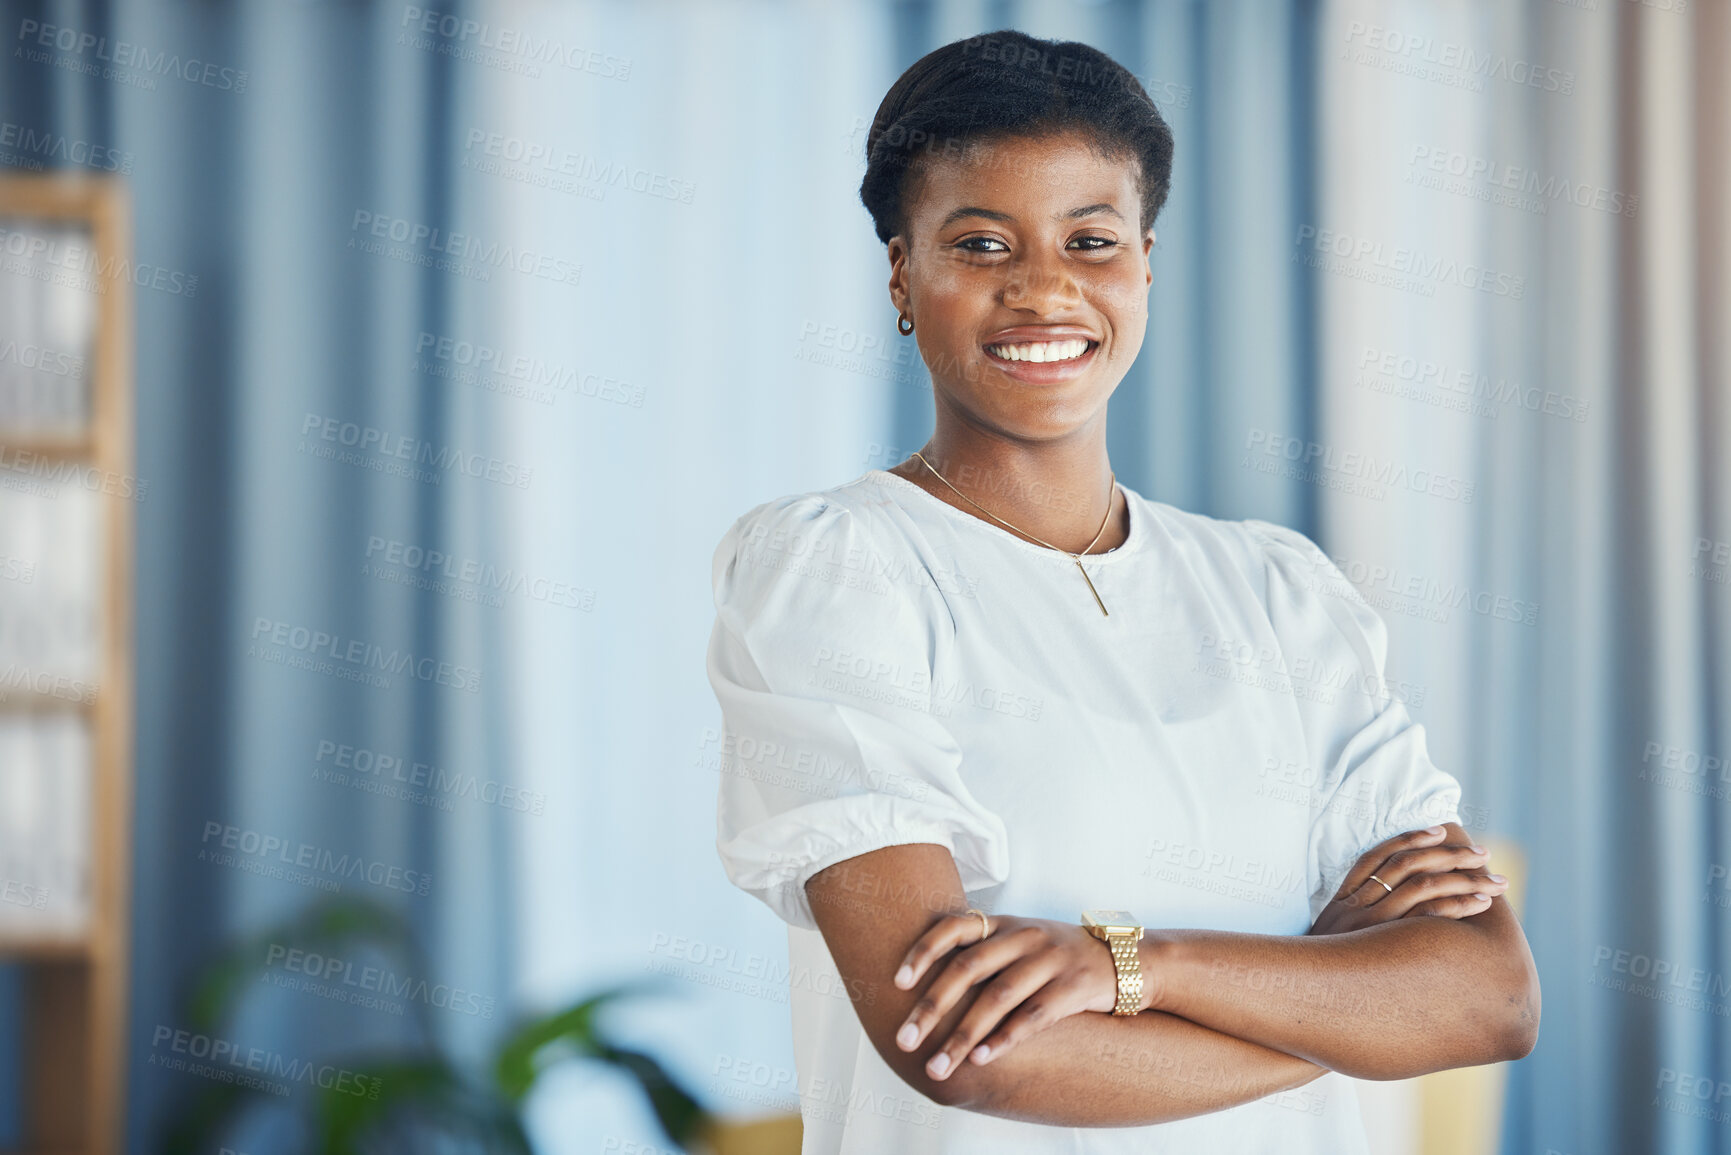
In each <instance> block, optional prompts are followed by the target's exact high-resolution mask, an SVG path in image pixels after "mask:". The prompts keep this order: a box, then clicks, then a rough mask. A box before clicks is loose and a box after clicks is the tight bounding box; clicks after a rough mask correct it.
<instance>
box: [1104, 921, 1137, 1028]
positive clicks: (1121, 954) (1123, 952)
mask: <svg viewBox="0 0 1731 1155" xmlns="http://www.w3.org/2000/svg"><path fill="white" fill-rule="evenodd" d="M1140 937H1141V935H1135V934H1108V935H1107V936H1106V945H1107V946H1109V947H1111V948H1112V965H1113V966H1114V967H1116V968H1117V970H1118V1005H1117V1006H1115V1007H1113V1008H1112V1013H1113V1014H1115V1015H1133V1014H1135V1013H1136V1012H1137V1011H1138V1010H1140V1009H1141V1008H1142V959H1141V957H1140V956H1138V955H1137V953H1136V940H1137V939H1138V938H1140Z"/></svg>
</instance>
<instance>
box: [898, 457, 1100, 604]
mask: <svg viewBox="0 0 1731 1155" xmlns="http://www.w3.org/2000/svg"><path fill="white" fill-rule="evenodd" d="M914 456H915V457H917V458H919V459H920V460H921V461H922V462H924V463H925V467H926V468H927V469H929V470H931V471H932V473H933V474H934V475H936V477H937V479H938V480H939V481H941V482H943V483H944V484H945V485H949V486H950V488H951V489H952V490H954V491H955V495H956V496H957V497H959V498H961V499H962V500H963V501H965V502H967V503H968V504H969V505H971V506H973V507H974V508H975V509H977V510H979V511H980V512H981V513H983V514H985V515H986V516H987V517H989V518H991V519H992V520H993V521H995V522H997V523H998V524H1000V525H1003V526H1007V527H1009V528H1010V529H1014V530H1015V531H1016V532H1017V533H1019V534H1021V535H1022V536H1023V537H1026V538H1032V539H1033V540H1034V541H1037V542H1040V544H1041V545H1043V546H1045V547H1046V548H1047V549H1055V550H1058V552H1059V553H1061V554H1064V555H1065V556H1066V557H1068V558H1069V559H1070V560H1071V561H1073V562H1075V563H1076V569H1077V570H1078V571H1080V572H1081V574H1082V580H1083V581H1085V582H1087V583H1088V592H1089V593H1091V594H1093V595H1094V604H1096V605H1098V606H1099V607H1100V612H1101V613H1102V614H1106V616H1107V617H1111V616H1112V615H1111V614H1108V613H1106V603H1105V602H1103V601H1101V600H1100V591H1099V590H1097V589H1095V588H1094V582H1093V580H1092V579H1091V578H1089V576H1088V571H1087V570H1085V569H1083V568H1082V554H1083V553H1087V552H1088V551H1089V550H1091V549H1093V548H1094V547H1095V546H1096V545H1098V544H1099V542H1100V538H1101V536H1102V535H1103V534H1104V533H1105V532H1106V523H1107V522H1109V521H1111V520H1112V498H1113V496H1114V495H1115V494H1116V493H1117V492H1118V474H1117V473H1116V472H1114V473H1113V474H1112V480H1111V481H1110V482H1109V483H1108V488H1107V490H1106V516H1105V517H1103V518H1101V519H1100V532H1099V533H1096V534H1095V535H1094V540H1093V541H1091V542H1089V543H1088V544H1087V545H1085V546H1083V547H1082V553H1071V552H1070V551H1069V550H1067V549H1059V547H1057V546H1055V545H1053V544H1052V543H1051V542H1049V541H1040V539H1039V538H1037V537H1034V535H1033V534H1031V533H1029V532H1028V531H1027V530H1025V529H1017V528H1016V527H1015V526H1013V525H1010V523H1009V522H1007V521H1005V520H1004V519H1003V518H1001V517H999V516H998V515H997V514H995V513H993V512H992V511H991V510H989V509H987V508H986V507H985V506H983V505H981V504H980V503H979V502H977V501H975V500H974V499H973V498H971V497H969V496H968V495H967V494H965V493H963V492H962V491H961V490H959V489H956V487H955V486H953V485H950V479H949V478H947V477H945V476H944V475H943V474H941V473H938V467H937V466H935V465H933V464H932V463H931V462H929V461H926V455H925V454H923V453H921V452H920V451H919V450H917V449H916V450H914Z"/></svg>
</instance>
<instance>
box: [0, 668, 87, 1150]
mask: <svg viewBox="0 0 1731 1155" xmlns="http://www.w3.org/2000/svg"><path fill="white" fill-rule="evenodd" d="M100 701H101V695H100V694H98V695H96V697H94V698H91V699H84V698H63V697H61V696H60V695H58V694H39V693H36V692H35V691H33V690H32V691H27V692H25V693H22V694H17V693H12V694H8V693H5V692H3V691H0V714H54V713H59V712H61V711H75V712H77V713H79V714H95V713H96V707H97V703H98V702H100ZM0 1155H4V1153H0Z"/></svg>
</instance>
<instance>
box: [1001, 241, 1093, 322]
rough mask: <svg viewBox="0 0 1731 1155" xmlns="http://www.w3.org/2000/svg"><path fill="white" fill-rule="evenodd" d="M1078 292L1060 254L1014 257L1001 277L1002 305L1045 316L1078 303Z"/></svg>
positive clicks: (1034, 254)
mask: <svg viewBox="0 0 1731 1155" xmlns="http://www.w3.org/2000/svg"><path fill="white" fill-rule="evenodd" d="M1081 300H1082V294H1081V292H1080V290H1079V289H1078V288H1077V287H1076V280H1075V278H1074V277H1072V276H1071V275H1070V270H1069V268H1068V266H1067V265H1066V264H1065V262H1064V259H1063V258H1062V257H1059V256H1056V255H1053V254H1048V253H1044V252H1032V253H1028V254H1026V255H1022V256H1018V257H1016V258H1015V259H1013V260H1011V261H1010V263H1009V270H1008V273H1007V275H1006V276H1005V278H1004V288H1003V302H1004V307H1005V308H1009V309H1019V310H1024V311H1026V312H1030V313H1033V314H1035V315H1036V316H1041V317H1046V316H1051V315H1052V314H1054V313H1058V312H1061V311H1062V310H1064V309H1067V308H1069V307H1071V306H1073V305H1076V304H1079V303H1080V302H1081Z"/></svg>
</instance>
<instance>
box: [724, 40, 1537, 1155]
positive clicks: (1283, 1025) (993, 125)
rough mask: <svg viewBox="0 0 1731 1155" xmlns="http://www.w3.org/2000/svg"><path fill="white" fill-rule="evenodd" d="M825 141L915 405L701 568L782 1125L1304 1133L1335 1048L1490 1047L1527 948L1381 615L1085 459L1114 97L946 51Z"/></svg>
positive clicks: (1126, 341) (1098, 1139)
mask: <svg viewBox="0 0 1731 1155" xmlns="http://www.w3.org/2000/svg"><path fill="white" fill-rule="evenodd" d="M867 154H868V168H867V172H866V176H865V180H864V182H863V184H862V186H861V197H862V199H863V200H864V202H865V205H866V208H867V209H868V210H869V211H870V212H871V215H872V218H873V221H874V222H875V225H876V229H877V234H878V236H879V238H880V239H881V240H883V241H884V242H885V244H886V246H887V250H888V257H889V267H890V280H889V295H890V302H891V304H892V305H893V306H894V307H895V308H896V310H897V311H898V314H899V316H898V326H899V328H900V329H901V330H902V331H903V332H904V333H911V334H912V337H913V339H914V340H916V341H917V342H918V346H919V353H920V356H921V357H922V359H923V360H924V361H925V363H926V365H927V366H928V368H929V370H930V373H931V379H932V391H933V397H934V401H935V404H936V431H935V433H934V434H933V436H932V438H931V440H930V441H929V442H928V443H927V444H926V445H925V446H923V447H922V448H921V449H920V450H919V451H918V452H917V453H915V454H914V455H912V456H910V457H909V458H908V459H907V460H906V461H903V462H901V463H900V464H898V465H896V466H895V467H893V468H891V469H888V470H875V469H874V470H870V471H868V472H867V473H865V474H864V475H863V476H861V477H858V478H856V479H854V480H852V481H850V482H847V483H846V484H843V485H838V486H835V487H834V488H831V489H827V490H824V491H822V492H816V493H806V494H799V495H795V496H788V497H783V498H779V499H777V500H774V501H769V502H766V503H764V504H762V505H759V506H758V507H756V508H755V509H752V510H751V511H749V512H748V513H746V514H745V515H744V516H743V517H741V518H740V519H739V520H738V521H737V522H736V523H735V524H734V525H733V527H732V528H731V529H730V530H729V531H728V533H727V535H726V536H725V537H724V538H723V540H722V541H721V543H720V545H719V546H718V548H717V550H716V553H715V561H714V573H713V577H714V585H715V601H716V609H717V619H716V625H715V630H714V633H713V635H712V638H711V642H710V649H709V654H708V671H709V676H710V680H711V684H712V685H713V686H714V688H715V692H716V696H717V698H718V699H719V701H720V703H721V707H722V713H723V719H724V722H725V727H726V737H725V741H724V760H723V764H722V770H723V773H722V777H721V791H720V808H719V838H718V849H719V851H720V854H721V858H722V862H723V864H724V865H725V867H726V870H727V873H728V876H729V877H730V878H731V879H732V881H733V882H734V883H735V884H737V885H738V886H740V887H742V888H744V889H745V890H747V891H748V892H750V893H752V894H755V895H757V896H758V897H760V898H761V899H762V900H763V901H764V902H766V903H767V904H768V905H769V906H770V907H771V908H772V909H773V910H774V911H775V912H776V913H777V914H778V915H780V916H781V917H782V918H783V919H784V920H785V921H786V922H787V923H788V924H789V956H790V972H789V975H788V980H789V984H790V988H791V992H792V1009H793V1029H794V1043H795V1051H796V1057H797V1063H798V1077H799V1087H798V1091H799V1094H800V1097H801V1105H802V1114H803V1116H804V1119H805V1136H806V1138H805V1151H806V1152H808V1153H811V1152H820V1151H821V1152H831V1151H846V1152H870V1153H873V1155H879V1153H883V1152H897V1153H901V1155H917V1153H923V1152H988V1151H990V1152H1003V1151H1014V1152H1041V1151H1049V1152H1067V1153H1068V1152H1120V1151H1121V1152H1132V1151H1134V1152H1202V1151H1206V1152H1231V1151H1244V1152H1275V1151H1278V1152H1284V1153H1298V1152H1315V1153H1317V1155H1322V1153H1325V1152H1326V1153H1328V1155H1341V1153H1343V1152H1361V1151H1363V1150H1364V1149H1365V1139H1364V1133H1363V1128H1362V1126H1361V1124H1360V1122H1359V1118H1358V1112H1357V1106H1356V1101H1355V1099H1354V1096H1353V1090H1352V1084H1351V1083H1350V1081H1349V1080H1347V1079H1345V1078H1343V1077H1342V1076H1343V1075H1350V1076H1355V1077H1358V1078H1368V1079H1397V1078H1405V1077H1408V1076H1412V1075H1417V1074H1421V1073H1423V1072H1427V1071H1435V1070H1439V1069H1442V1068H1447V1067H1456V1066H1464V1065H1469V1064H1477V1063H1490V1062H1496V1061H1499V1060H1504V1059H1514V1058H1519V1057H1521V1056H1523V1055H1525V1054H1526V1053H1527V1052H1528V1051H1529V1050H1530V1049H1531V1048H1532V1046H1533V1043H1534V1041H1535V1039H1536V1036H1537V1031H1538V1015H1539V991H1538V983H1537V977H1536V973H1535V969H1534V966H1533V961H1532V957H1531V955H1530V953H1529V951H1528V949H1527V945H1526V941H1525V938H1524V937H1523V936H1522V934H1521V930H1520V927H1519V926H1518V925H1517V923H1516V921H1515V918H1514V916H1513V914H1512V913H1511V911H1510V909H1509V907H1508V905H1507V903H1506V902H1505V901H1504V899H1503V898H1502V897H1501V895H1502V892H1503V890H1504V889H1505V886H1506V884H1505V883H1504V881H1503V880H1502V878H1501V877H1500V876H1498V875H1496V874H1494V873H1491V872H1490V864H1489V862H1488V859H1487V856H1486V854H1485V853H1484V851H1483V850H1481V849H1480V848H1478V847H1477V846H1475V845H1474V844H1473V842H1472V839H1471V838H1470V836H1469V835H1468V834H1467V832H1466V831H1465V830H1463V829H1462V828H1461V826H1460V824H1459V822H1458V818H1459V810H1458V805H1459V798H1460V787H1459V785H1458V783H1457V782H1456V781H1455V780H1454V778H1452V777H1451V776H1450V775H1448V774H1447V773H1445V772H1443V771H1442V770H1440V769H1438V768H1437V767H1436V766H1435V765H1434V764H1433V763H1432V762H1431V760H1430V757H1429V755H1428V753H1427V752H1426V748H1425V740H1424V731H1423V728H1422V727H1421V726H1420V725H1418V724H1416V723H1414V722H1413V721H1412V720H1411V718H1410V717H1409V715H1408V713H1407V711H1406V708H1405V706H1404V705H1403V704H1402V702H1401V701H1400V700H1399V699H1398V698H1395V697H1394V696H1392V695H1391V694H1390V693H1389V692H1388V690H1387V687H1386V686H1385V685H1384V684H1383V671H1384V662H1385V658H1386V652H1387V635H1386V631H1385V628H1384V626H1383V623H1382V621H1381V620H1380V619H1379V618H1378V617H1377V615H1376V613H1375V612H1374V611H1372V610H1371V609H1370V607H1369V606H1368V605H1366V604H1365V602H1364V601H1363V599H1362V598H1360V597H1359V596H1358V595H1357V594H1356V593H1355V592H1354V591H1353V589H1352V587H1351V585H1350V584H1349V583H1347V582H1346V581H1345V579H1344V578H1343V577H1342V576H1341V575H1340V573H1339V571H1338V570H1337V569H1336V568H1335V567H1334V566H1333V565H1332V563H1330V561H1329V560H1328V559H1327V557H1326V555H1324V554H1323V553H1322V552H1321V551H1320V550H1319V549H1318V548H1317V547H1316V545H1315V544H1313V543H1312V542H1311V541H1310V540H1309V539H1308V538H1306V537H1305V536H1303V535H1302V534H1300V533H1297V532H1295V531H1293V530H1291V529H1287V528H1284V527H1281V526H1278V525H1274V524H1271V523H1269V522H1266V521H1259V520H1254V519H1251V520H1243V521H1226V520H1219V519H1215V518H1211V517H1207V516H1204V515H1201V514H1196V513H1190V512H1185V511H1183V510H1179V509H1176V508H1173V507H1172V506H1170V505H1166V504H1162V503H1160V502H1156V501H1151V500H1149V499H1147V498H1144V497H1142V496H1141V495H1140V494H1138V493H1136V492H1135V491H1133V490H1131V489H1129V488H1127V487H1126V486H1124V485H1122V484H1119V483H1117V481H1116V479H1115V476H1114V474H1113V472H1112V469H1111V466H1110V464H1109V462H1108V460H1107V455H1106V414H1107V401H1108V399H1109V398H1110V397H1111V395H1112V391H1113V390H1114V389H1115V388H1117V386H1118V383H1119V382H1120V381H1121V380H1122V379H1123V377H1124V374H1125V371H1126V370H1128V369H1129V367H1130V364H1131V362H1132V361H1134V360H1135V358H1136V354H1137V351H1138V350H1139V349H1140V348H1141V346H1142V338H1143V333H1144V329H1145V326H1146V320H1147V307H1148V286H1149V283H1150V282H1151V281H1152V279H1153V277H1152V273H1151V272H1150V271H1149V254H1150V250H1151V249H1152V247H1153V244H1154V231H1153V223H1154V218H1155V216H1156V214H1157V213H1158V212H1159V210H1160V207H1161V204H1162V202H1163V201H1164V199H1165V197H1166V192H1167V188H1168V185H1169V175H1170V168H1171V158H1172V138H1171V134H1170V132H1169V131H1168V129H1167V127H1166V125H1165V124H1164V122H1163V121H1162V120H1161V118H1160V115H1159V113H1158V112H1156V110H1155V108H1154V105H1153V103H1152V102H1151V101H1150V100H1149V98H1148V96H1147V94H1146V93H1145V92H1144V91H1143V89H1142V87H1141V86H1140V84H1138V83H1137V81H1136V80H1135V79H1134V78H1133V77H1132V76H1131V75H1130V74H1129V73H1128V72H1126V71H1125V70H1124V69H1123V68H1122V67H1120V66H1119V65H1117V64H1116V63H1114V62H1113V61H1112V60H1110V59H1109V58H1108V57H1106V56H1104V55H1103V54H1101V53H1100V52H1098V51H1096V50H1094V49H1092V48H1089V47H1087V46H1086V45H1083V44H1077V43H1069V42H1054V41H1046V40H1037V39H1033V38H1031V37H1028V36H1025V35H1022V34H1020V33H1014V32H1001V33H997V34H994V35H992V36H989V37H980V38H976V39H973V40H968V41H961V42H957V43H955V44H950V45H947V46H945V47H943V48H940V49H938V50H937V51H935V52H933V53H931V54H930V55H928V56H926V57H925V58H923V59H921V60H920V61H919V62H917V63H916V64H914V65H913V67H911V68H909V69H908V71H907V72H906V73H905V74H904V75H903V76H902V77H901V78H900V79H899V80H898V81H897V82H896V84H895V86H894V87H893V88H891V89H890V91H889V93H888V95H887V96H885V98H884V101H883V104H882V106H881V107H880V108H879V110H878V113H877V117H876V119H875V120H874V122H873V124H872V128H871V132H870V134H869V137H868V140H867ZM1246 339H1254V337H1253V336H1252V335H1247V337H1246ZM1084 923H1088V924H1091V925H1089V926H1084V925H1083V924H1084Z"/></svg>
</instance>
